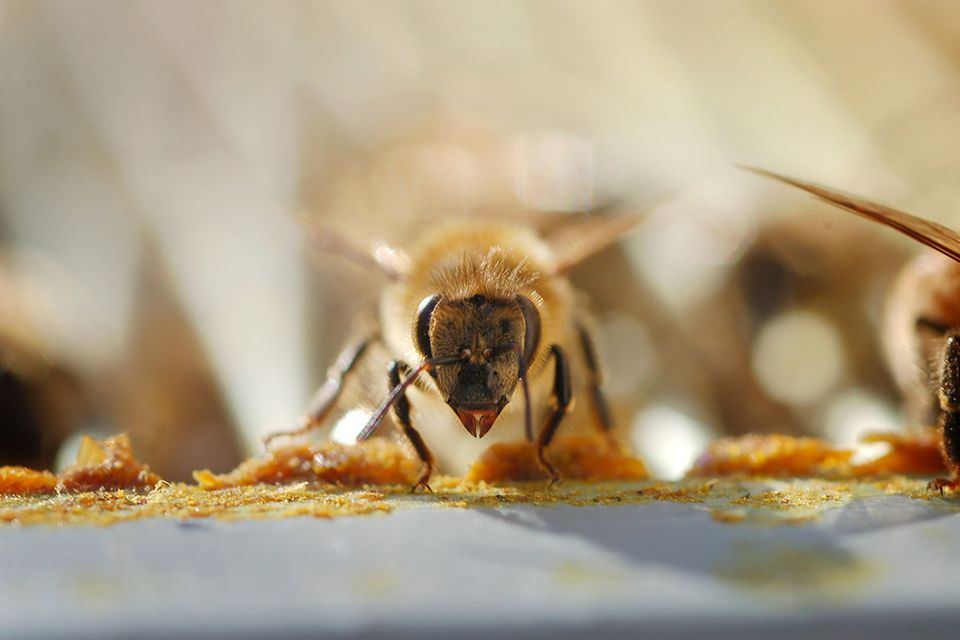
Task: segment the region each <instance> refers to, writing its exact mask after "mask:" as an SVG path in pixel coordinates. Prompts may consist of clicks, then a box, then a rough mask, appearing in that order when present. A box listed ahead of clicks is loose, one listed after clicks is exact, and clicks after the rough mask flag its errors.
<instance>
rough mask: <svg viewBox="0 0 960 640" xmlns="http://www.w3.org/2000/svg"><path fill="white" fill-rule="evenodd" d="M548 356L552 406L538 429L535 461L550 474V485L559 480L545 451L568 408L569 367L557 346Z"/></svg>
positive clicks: (553, 347)
mask: <svg viewBox="0 0 960 640" xmlns="http://www.w3.org/2000/svg"><path fill="white" fill-rule="evenodd" d="M550 354H551V355H552V356H553V363H554V369H553V393H552V394H551V396H550V401H551V404H552V405H553V406H552V408H551V410H550V413H549V414H547V418H546V420H544V422H543V427H541V428H540V434H539V435H538V436H537V460H538V461H539V462H540V464H541V465H543V468H544V469H546V470H547V472H548V473H549V474H550V484H554V483H555V482H557V481H558V480H560V474H559V473H557V470H556V468H555V467H554V466H553V465H552V464H551V463H550V461H549V460H547V458H546V449H547V447H548V446H550V442H551V441H552V440H553V436H554V435H555V434H556V432H557V427H559V426H560V421H561V420H563V417H564V416H565V415H566V414H567V409H568V408H569V407H570V399H571V395H572V394H571V388H570V366H569V364H568V363H567V356H566V354H564V353H563V350H562V349H561V348H560V347H558V346H557V345H552V346H551V347H550Z"/></svg>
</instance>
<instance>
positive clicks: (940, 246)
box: [743, 167, 960, 262]
mask: <svg viewBox="0 0 960 640" xmlns="http://www.w3.org/2000/svg"><path fill="white" fill-rule="evenodd" d="M743 168H744V169H746V170H747V171H751V172H753V173H755V174H757V175H760V176H764V177H766V178H771V179H773V180H776V181H778V182H783V183H785V184H789V185H791V186H793V187H796V188H798V189H801V190H803V191H806V192H807V193H809V194H812V195H814V196H816V197H818V198H820V199H821V200H824V201H825V202H829V203H830V204H832V205H835V206H837V207H840V208H841V209H846V210H847V211H850V212H851V213H855V214H857V215H858V216H861V217H864V218H867V219H869V220H873V221H874V222H879V223H880V224H883V225H886V226H888V227H892V228H894V229H896V230H897V231H899V232H900V233H902V234H904V235H905V236H909V237H911V238H913V239H914V240H916V241H917V242H920V243H922V244H925V245H927V246H928V247H931V248H933V249H936V250H937V251H939V252H940V253H942V254H943V255H945V256H947V257H949V258H952V259H953V260H956V261H957V262H960V234H958V233H957V232H956V231H954V230H953V229H950V228H948V227H945V226H943V225H942V224H937V223H936V222H932V221H930V220H925V219H923V218H921V217H919V216H915V215H913V214H911V213H907V212H905V211H898V210H897V209H892V208H890V207H888V206H886V205H882V204H878V203H876V202H870V201H869V200H864V199H863V198H858V197H857V196H853V195H849V194H846V193H843V192H840V191H834V190H833V189H827V188H826V187H821V186H817V185H815V184H811V183H809V182H804V181H802V180H797V179H795V178H788V177H787V176H782V175H780V174H777V173H773V172H772V171H767V170H765V169H757V168H755V167H743Z"/></svg>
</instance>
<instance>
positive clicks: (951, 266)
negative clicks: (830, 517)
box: [750, 169, 960, 492]
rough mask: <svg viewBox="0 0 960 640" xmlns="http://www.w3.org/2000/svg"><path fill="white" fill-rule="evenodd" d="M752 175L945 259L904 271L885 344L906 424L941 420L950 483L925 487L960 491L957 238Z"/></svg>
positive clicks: (893, 296) (837, 195) (892, 300)
mask: <svg viewBox="0 0 960 640" xmlns="http://www.w3.org/2000/svg"><path fill="white" fill-rule="evenodd" d="M750 170H751V171H753V172H755V173H758V174H759V175H762V176H765V177H768V178H772V179H774V180H778V181H780V182H784V183H786V184H789V185H792V186H794V187H797V188H799V189H802V190H803V191H806V192H808V193H810V194H813V195H814V196H816V197H818V198H820V199H822V200H824V201H826V202H828V203H830V204H832V205H835V206H837V207H840V208H841V209H845V210H846V211H850V212H851V213H854V214H856V215H859V216H862V217H864V218H867V219H869V220H873V221H874V222H879V223H880V224H883V225H886V226H888V227H892V228H894V229H896V230H897V231H899V232H900V233H902V234H904V235H906V236H909V237H911V238H913V239H914V240H916V241H918V242H920V243H922V244H925V245H927V246H928V247H931V248H933V249H936V250H937V251H938V252H940V254H942V255H937V254H923V255H921V256H919V257H917V258H916V259H914V260H913V261H912V262H910V263H908V264H907V266H906V267H905V268H904V269H903V271H902V272H901V274H900V276H899V278H898V280H897V282H896V284H895V285H894V287H893V289H892V291H891V293H890V297H889V299H888V302H887V307H886V312H885V315H884V322H883V334H882V338H883V346H884V351H885V356H886V358H887V363H888V365H889V366H890V368H891V371H892V373H893V375H894V377H895V379H896V381H897V384H898V386H899V387H900V390H901V392H902V393H903V396H904V400H905V402H906V405H907V412H908V417H909V419H910V420H912V421H916V423H918V424H929V423H930V422H932V421H933V420H934V419H935V418H936V417H937V415H938V414H939V418H938V423H939V429H940V436H941V452H942V454H943V458H944V461H945V463H946V465H947V468H948V469H950V471H951V474H952V477H951V478H949V479H937V480H934V481H933V482H931V483H930V488H931V489H939V490H940V491H941V492H942V491H943V490H944V489H956V488H957V487H960V234H957V233H956V232H955V231H953V230H951V229H949V228H947V227H944V226H943V225H940V224H937V223H935V222H931V221H929V220H924V219H923V218H920V217H917V216H915V215H912V214H909V213H906V212H903V211H898V210H896V209H892V208H890V207H887V206H885V205H882V204H877V203H874V202H870V201H868V200H865V199H863V198H859V197H856V196H852V195H847V194H844V193H841V192H838V191H834V190H831V189H827V188H824V187H820V186H817V185H813V184H810V183H807V182H803V181H800V180H796V179H793V178H788V177H785V176H782V175H778V174H775V173H771V172H769V171H764V170H762V169H750ZM944 256H945V257H944Z"/></svg>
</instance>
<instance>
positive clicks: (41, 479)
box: [0, 467, 57, 495]
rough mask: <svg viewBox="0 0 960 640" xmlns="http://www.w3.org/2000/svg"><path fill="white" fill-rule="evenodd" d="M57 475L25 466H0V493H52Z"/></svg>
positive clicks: (55, 485)
mask: <svg viewBox="0 0 960 640" xmlns="http://www.w3.org/2000/svg"><path fill="white" fill-rule="evenodd" d="M56 489H57V476H55V475H53V474H52V473H50V472H49V471H34V470H33V469H27V468H26V467H0V495H33V494H37V493H53V492H54V491H56Z"/></svg>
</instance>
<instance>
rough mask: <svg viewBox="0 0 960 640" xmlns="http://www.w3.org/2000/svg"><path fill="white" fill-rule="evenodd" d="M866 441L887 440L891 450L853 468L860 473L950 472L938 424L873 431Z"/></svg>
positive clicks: (873, 474)
mask: <svg viewBox="0 0 960 640" xmlns="http://www.w3.org/2000/svg"><path fill="white" fill-rule="evenodd" d="M863 442H883V443H886V444H889V445H890V450H889V451H888V452H887V453H885V454H884V455H882V456H880V457H879V458H877V459H876V460H871V461H870V462H866V463H864V464H859V465H856V466H854V467H853V468H852V469H851V473H852V474H853V475H856V476H883V475H892V474H895V473H902V474H904V475H918V476H923V475H930V476H932V475H938V474H942V473H946V472H947V468H946V465H944V463H943V455H942V454H941V453H940V433H939V432H938V430H937V429H936V428H933V427H928V428H926V429H916V430H912V431H906V432H902V433H872V434H868V435H867V436H865V437H864V438H863Z"/></svg>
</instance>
